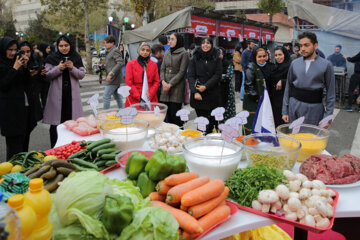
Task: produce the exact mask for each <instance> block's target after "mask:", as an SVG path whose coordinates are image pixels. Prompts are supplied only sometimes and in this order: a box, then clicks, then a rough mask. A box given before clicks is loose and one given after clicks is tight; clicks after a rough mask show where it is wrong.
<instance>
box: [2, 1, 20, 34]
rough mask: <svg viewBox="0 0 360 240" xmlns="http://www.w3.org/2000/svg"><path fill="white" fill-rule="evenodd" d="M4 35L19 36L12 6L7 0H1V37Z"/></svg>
mask: <svg viewBox="0 0 360 240" xmlns="http://www.w3.org/2000/svg"><path fill="white" fill-rule="evenodd" d="M10 4H11V3H10ZM3 36H9V37H12V38H16V37H17V36H16V28H15V21H14V19H13V15H12V11H11V7H8V5H7V1H6V0H0V37H3Z"/></svg>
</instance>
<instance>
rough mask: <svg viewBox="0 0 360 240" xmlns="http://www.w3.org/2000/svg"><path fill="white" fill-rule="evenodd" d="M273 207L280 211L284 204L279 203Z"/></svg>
mask: <svg viewBox="0 0 360 240" xmlns="http://www.w3.org/2000/svg"><path fill="white" fill-rule="evenodd" d="M272 206H273V207H275V208H276V210H280V209H281V207H282V204H281V202H280V201H277V202H275V203H273V204H272Z"/></svg>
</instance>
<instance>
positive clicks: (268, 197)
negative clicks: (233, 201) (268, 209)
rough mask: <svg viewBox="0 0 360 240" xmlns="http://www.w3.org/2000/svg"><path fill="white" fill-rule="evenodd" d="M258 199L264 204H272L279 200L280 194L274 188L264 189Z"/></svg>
mask: <svg viewBox="0 0 360 240" xmlns="http://www.w3.org/2000/svg"><path fill="white" fill-rule="evenodd" d="M258 201H259V202H261V203H263V204H272V203H275V202H277V201H279V196H278V195H277V193H276V192H275V191H274V190H262V191H261V192H259V195H258Z"/></svg>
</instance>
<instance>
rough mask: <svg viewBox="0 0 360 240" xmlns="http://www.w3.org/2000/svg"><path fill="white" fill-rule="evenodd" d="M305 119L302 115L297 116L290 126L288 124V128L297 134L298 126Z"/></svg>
mask: <svg viewBox="0 0 360 240" xmlns="http://www.w3.org/2000/svg"><path fill="white" fill-rule="evenodd" d="M304 120H305V117H304V116H302V117H299V118H298V119H296V120H295V121H293V122H292V123H291V124H290V126H289V129H292V132H291V133H292V134H297V133H299V131H300V126H301V124H303V122H304Z"/></svg>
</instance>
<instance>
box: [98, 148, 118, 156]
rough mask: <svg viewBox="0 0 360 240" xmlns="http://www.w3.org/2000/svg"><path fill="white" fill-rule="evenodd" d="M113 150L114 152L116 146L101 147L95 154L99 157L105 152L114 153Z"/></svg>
mask: <svg viewBox="0 0 360 240" xmlns="http://www.w3.org/2000/svg"><path fill="white" fill-rule="evenodd" d="M114 152H116V148H107V149H102V150H99V151H98V152H97V153H96V156H97V157H100V156H101V155H103V154H106V153H114Z"/></svg>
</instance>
